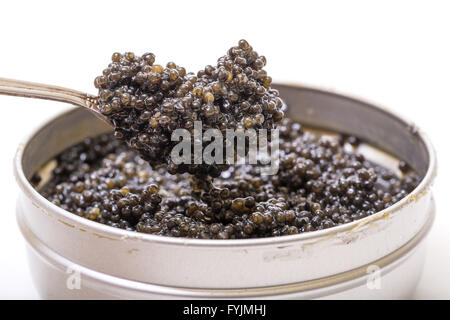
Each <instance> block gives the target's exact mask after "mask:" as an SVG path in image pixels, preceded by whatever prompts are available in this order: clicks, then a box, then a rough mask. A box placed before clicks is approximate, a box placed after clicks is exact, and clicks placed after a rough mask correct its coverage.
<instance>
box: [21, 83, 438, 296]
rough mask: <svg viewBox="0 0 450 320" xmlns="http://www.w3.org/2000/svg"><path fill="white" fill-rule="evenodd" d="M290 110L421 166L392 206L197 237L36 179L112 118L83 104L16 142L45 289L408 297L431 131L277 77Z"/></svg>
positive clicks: (419, 251)
mask: <svg viewBox="0 0 450 320" xmlns="http://www.w3.org/2000/svg"><path fill="white" fill-rule="evenodd" d="M275 87H276V88H277V89H279V90H280V94H281V96H282V97H283V99H284V100H285V101H286V103H287V104H288V105H289V113H288V116H289V117H291V118H294V119H296V120H299V121H301V123H303V124H305V125H306V126H312V127H315V128H321V129H327V130H332V131H336V132H342V133H346V134H353V135H356V136H358V137H360V138H361V139H363V140H364V141H367V142H368V143H370V144H371V145H373V146H375V147H378V148H380V149H382V150H384V151H386V152H387V153H389V154H392V155H394V156H396V157H398V158H399V159H405V160H407V161H408V163H409V164H410V165H411V166H412V167H413V168H414V169H415V170H416V171H417V172H418V173H419V174H420V175H421V176H422V180H421V182H420V184H419V186H418V187H417V188H416V189H415V190H414V191H413V192H411V193H410V194H408V196H406V197H405V198H404V199H402V200H401V201H399V202H397V203H396V204H394V205H393V206H391V207H389V208H387V209H385V210H383V211H380V212H378V213H376V214H374V215H371V216H369V217H366V218H364V219H361V220H358V221H355V222H352V223H348V224H344V225H340V226H337V227H333V228H330V229H326V230H321V231H314V232H310V233H303V234H298V235H292V236H283V237H274V238H263V239H245V240H200V239H184V238H170V237H163V236H156V235H149V234H141V233H136V232H130V231H125V230H122V229H117V228H112V227H109V226H106V225H102V224H99V223H96V222H92V221H89V220H87V219H84V218H81V217H78V216H76V215H74V214H71V213H69V212H67V211H65V210H63V209H61V208H59V207H57V206H56V205H54V204H52V203H50V202H49V201H47V200H46V199H45V198H44V197H42V196H41V195H40V194H39V193H38V191H36V190H35V188H33V186H32V185H31V184H30V182H29V179H30V178H31V176H32V175H33V173H34V172H36V171H37V170H38V169H39V168H41V167H42V166H43V165H44V164H45V163H47V162H48V161H49V160H50V159H52V158H53V157H54V156H56V155H57V154H58V153H60V152H61V151H63V150H64V149H66V148H67V147H69V146H70V145H72V144H74V143H76V142H79V141H81V140H82V139H83V138H85V137H88V136H94V135H97V134H100V133H103V132H106V131H108V130H110V129H109V128H107V127H106V126H105V125H103V124H102V123H101V122H100V121H99V120H98V119H96V118H95V117H94V116H93V115H91V114H90V113H89V112H87V111H85V110H81V109H76V110H71V111H69V112H66V113H63V114H62V115H60V116H58V117H56V118H55V119H53V120H51V121H49V122H48V123H46V124H44V125H43V126H42V127H40V128H39V129H38V130H37V131H35V132H34V133H33V134H32V135H31V136H30V138H28V140H27V141H26V142H25V143H24V144H22V145H21V146H20V147H19V149H18V152H17V155H16V157H15V162H14V170H15V175H16V179H17V182H18V184H19V186H20V190H21V192H20V196H19V200H18V203H17V220H18V223H19V226H20V229H21V231H22V233H23V235H24V237H25V239H26V242H27V251H28V256H29V261H30V268H31V271H32V276H33V279H34V282H35V284H36V287H37V289H38V291H39V293H40V295H41V296H42V297H43V298H113V299H114V298H123V299H146V298H163V299H170V298H176V299H180V298H191V299H208V298H225V299H237V298H271V299H273V298H296V299H299V298H402V297H407V296H408V295H409V294H410V293H411V292H412V291H413V289H414V287H415V286H416V283H417V281H418V279H419V276H420V274H421V268H422V264H423V260H424V252H425V245H424V239H425V236H426V234H427V232H428V231H429V229H430V228H431V226H432V223H433V218H434V212H435V210H434V201H433V197H432V193H431V186H432V182H433V180H434V177H435V175H436V157H435V153H434V150H433V147H432V145H431V143H430V141H429V140H428V138H427V137H426V135H425V134H424V133H423V132H421V131H420V130H419V129H418V128H417V127H416V126H414V125H413V124H412V123H410V122H408V121H405V120H403V119H402V118H401V117H399V116H397V115H394V114H393V113H391V112H389V111H387V110H385V109H382V108H380V107H377V106H374V105H373V104H370V103H367V102H364V101H362V100H360V99H356V98H351V97H347V96H343V95H339V94H336V93H332V92H328V91H323V90H319V89H314V88H308V87H304V86H296V85H276V86H275Z"/></svg>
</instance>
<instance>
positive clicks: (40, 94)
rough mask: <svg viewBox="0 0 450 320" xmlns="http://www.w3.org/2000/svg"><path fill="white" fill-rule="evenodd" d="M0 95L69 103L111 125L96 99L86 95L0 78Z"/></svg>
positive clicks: (61, 88) (55, 87) (56, 87)
mask: <svg viewBox="0 0 450 320" xmlns="http://www.w3.org/2000/svg"><path fill="white" fill-rule="evenodd" d="M0 94H3V95H8V96H16V97H24V98H36V99H45V100H53V101H60V102H65V103H70V104H73V105H75V106H78V107H82V108H85V109H87V110H89V111H91V112H92V113H94V114H95V116H96V117H97V118H99V119H100V120H102V121H104V122H105V123H107V124H109V125H112V124H111V123H110V121H109V120H108V118H107V117H105V116H104V115H103V114H102V113H101V112H100V110H99V108H98V98H97V97H96V96H93V95H90V94H88V93H83V92H79V91H76V90H73V89H67V88H63V87H58V86H52V85H48V84H42V83H36V82H28V81H22V80H13V79H6V78H0Z"/></svg>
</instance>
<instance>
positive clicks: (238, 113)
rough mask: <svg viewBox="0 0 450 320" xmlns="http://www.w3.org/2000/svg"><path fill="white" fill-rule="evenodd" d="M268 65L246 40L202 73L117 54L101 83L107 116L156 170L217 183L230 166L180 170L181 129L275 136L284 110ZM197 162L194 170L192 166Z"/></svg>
mask: <svg viewBox="0 0 450 320" xmlns="http://www.w3.org/2000/svg"><path fill="white" fill-rule="evenodd" d="M265 65H266V58H265V57H264V56H261V55H259V54H258V53H257V52H256V51H254V50H253V48H252V47H251V46H250V45H249V44H248V42H247V41H245V40H240V41H239V43H238V45H237V46H235V47H232V48H230V49H229V50H228V52H227V54H226V55H224V56H222V57H221V58H219V59H218V61H217V64H216V65H215V66H212V65H208V66H206V67H205V68H204V69H202V70H200V71H198V72H197V74H194V73H189V72H186V70H185V69H184V68H183V67H181V66H178V65H177V64H175V63H173V62H169V63H167V65H166V66H165V67H164V66H162V65H159V64H156V63H155V55H154V54H153V53H146V54H143V55H142V56H138V55H135V54H134V53H132V52H127V53H124V54H121V53H114V54H113V55H112V61H111V63H110V64H109V65H108V67H107V68H106V69H104V70H103V74H102V75H100V76H98V77H97V78H96V79H95V86H96V87H97V88H98V89H99V105H100V110H101V112H102V113H103V114H104V115H106V116H107V117H108V118H109V119H110V120H111V122H112V123H113V124H114V126H115V137H116V138H118V139H121V140H124V141H126V142H127V143H128V145H129V146H130V147H131V148H132V149H135V150H136V151H137V152H139V154H140V155H141V157H142V158H143V159H145V160H147V161H148V162H149V163H150V165H152V167H155V166H158V165H160V164H168V172H170V173H172V174H177V173H185V172H189V173H192V174H196V175H198V176H200V175H209V176H212V177H216V176H218V175H220V172H221V171H223V170H225V169H226V168H227V167H228V166H227V165H226V164H216V163H213V164H206V163H203V164H176V163H175V162H174V161H172V159H171V156H170V152H171V151H172V149H173V147H174V146H175V145H176V144H177V143H178V141H171V137H172V133H173V131H174V130H176V129H187V130H189V131H190V132H191V133H193V130H194V122H195V121H201V122H202V130H207V129H209V128H214V129H219V130H221V132H222V133H224V132H225V130H226V129H250V128H252V129H272V128H275V127H276V125H277V124H279V123H280V122H281V120H282V119H283V116H284V113H283V111H282V109H283V103H282V100H281V99H280V97H279V94H278V91H277V90H275V89H272V88H271V83H272V79H271V77H270V76H268V75H267V72H266V71H265V70H264V69H263V68H264V66H265ZM192 163H194V162H193V161H192Z"/></svg>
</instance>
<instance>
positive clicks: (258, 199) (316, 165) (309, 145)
mask: <svg viewBox="0 0 450 320" xmlns="http://www.w3.org/2000/svg"><path fill="white" fill-rule="evenodd" d="M279 129H280V168H279V171H278V174H277V175H272V176H270V175H260V174H259V172H260V169H261V167H260V166H256V165H241V166H234V167H230V168H228V169H227V170H225V171H223V172H222V173H221V175H220V177H218V178H216V179H214V180H212V179H205V178H201V177H196V176H191V175H189V174H187V173H185V174H178V175H172V174H169V173H168V169H167V168H166V167H160V168H153V169H152V168H151V166H150V165H149V163H147V162H146V161H145V160H143V159H142V158H141V157H140V156H139V153H138V152H137V151H136V150H133V149H131V148H130V147H129V146H127V145H125V144H124V143H122V142H119V141H116V140H115V139H114V138H113V136H112V135H111V134H106V135H102V136H98V137H94V138H89V139H86V140H84V141H83V142H82V143H79V144H77V145H75V146H73V147H71V148H69V149H67V150H66V151H64V152H62V153H61V154H60V155H59V156H58V157H57V158H56V160H57V166H56V168H55V169H54V170H53V177H52V178H51V180H50V181H49V182H48V183H47V184H46V185H45V187H44V188H43V189H42V190H41V192H42V194H43V195H44V196H45V197H46V198H47V199H48V200H50V201H51V202H53V203H54V204H56V205H58V206H60V207H61V208H63V209H65V210H68V211H70V212H73V213H74V214H76V215H79V216H81V217H85V218H87V219H90V220H93V221H97V222H100V223H103V224H106V225H110V226H113V227H118V228H122V229H126V230H131V231H138V232H144V233H149V234H156V235H164V236H172V237H188V238H199V239H243V238H259V237H272V236H282V235H291V234H298V233H302V232H309V231H314V230H322V229H327V228H331V227H334V226H337V225H341V224H345V223H349V222H351V221H355V220H358V219H361V218H364V217H366V216H369V215H372V214H374V213H375V212H377V211H380V210H383V209H384V208H387V207H389V206H391V205H392V204H394V203H395V202H397V201H399V200H400V199H402V198H403V197H405V196H406V195H407V194H408V193H409V192H411V191H412V190H413V189H414V188H415V187H416V186H417V184H418V182H419V180H420V178H419V176H418V175H417V174H416V173H414V171H412V170H411V169H410V168H409V167H408V166H407V165H406V164H405V163H404V162H402V163H400V166H399V169H400V170H401V171H402V172H403V173H401V175H400V176H397V175H396V174H395V173H394V172H392V171H390V170H388V169H385V168H383V167H381V166H378V165H375V164H373V163H371V162H369V161H367V160H366V159H365V157H364V156H363V155H361V154H358V153H356V152H350V151H346V150H345V148H344V146H343V145H342V143H344V142H343V141H347V142H345V143H352V144H354V142H355V141H356V140H355V139H353V138H351V139H348V137H341V138H340V139H333V138H330V137H326V136H320V135H318V134H312V133H310V132H303V129H302V126H301V125H300V124H299V123H297V122H294V121H292V120H289V119H284V120H283V121H282V124H281V125H280V126H279Z"/></svg>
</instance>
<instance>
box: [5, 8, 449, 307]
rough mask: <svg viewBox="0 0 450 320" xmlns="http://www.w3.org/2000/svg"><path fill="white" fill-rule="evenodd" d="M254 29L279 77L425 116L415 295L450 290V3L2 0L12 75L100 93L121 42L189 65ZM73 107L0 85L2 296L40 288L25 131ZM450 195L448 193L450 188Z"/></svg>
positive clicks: (250, 36) (31, 295) (443, 294)
mask: <svg viewBox="0 0 450 320" xmlns="http://www.w3.org/2000/svg"><path fill="white" fill-rule="evenodd" d="M241 38H246V39H247V40H248V41H249V42H250V44H251V45H252V46H253V47H254V48H255V49H256V50H257V51H258V52H259V53H262V54H264V55H265V56H266V57H267V60H268V65H267V67H266V69H267V71H268V72H269V74H271V75H272V77H273V78H274V79H275V80H276V81H295V82H301V83H304V84H309V85H314V86H321V87H324V88H329V89H333V90H337V91H338V92H343V93H350V94H353V95H357V96H361V97H364V98H366V99H369V100H371V101H375V102H377V103H379V104H381V105H384V106H388V107H389V108H391V109H393V110H395V111H397V112H398V113H400V114H402V115H404V116H406V117H407V118H409V119H413V120H414V121H415V122H416V123H417V125H418V126H419V127H421V128H422V129H424V130H425V131H426V132H427V133H428V134H429V136H430V137H431V140H432V141H433V142H434V145H435V147H436V149H437V152H438V157H439V159H438V160H439V165H440V166H439V174H438V179H437V181H436V184H435V196H436V199H437V219H436V222H435V225H434V227H433V230H432V232H431V234H430V235H429V243H428V244H429V245H428V256H427V261H426V265H425V270H424V273H423V276H422V279H421V281H420V284H419V286H418V288H417V290H416V292H415V294H414V297H415V298H447V299H448V298H450V280H449V277H450V250H449V249H448V246H449V244H450V216H449V212H448V207H446V204H445V202H446V201H448V195H447V192H448V185H446V184H448V182H449V181H450V180H449V179H450V175H449V168H450V153H449V151H448V148H449V143H448V141H447V139H448V138H449V134H448V132H449V124H450V119H449V118H448V115H449V111H448V110H449V108H450V104H449V102H450V97H449V93H450V90H449V85H450V82H449V80H450V45H449V43H450V7H449V6H447V5H445V2H444V1H442V2H438V1H423V2H416V1H404V2H403V1H373V2H368V1H329V2H324V1H314V2H313V1H310V2H308V3H303V2H300V1H295V2H294V1H286V2H285V1H281V0H276V1H261V0H259V1H244V0H240V1H231V0H226V1H225V0H224V1H212V0H211V1H193V0H189V1H180V2H176V1H167V0H164V1H131V0H127V1H105V2H103V1H102V2H95V1H86V2H84V1H80V0H79V1H74V2H72V3H69V2H68V1H55V2H49V1H30V2H22V1H2V3H1V6H0V48H1V51H0V77H7V78H15V79H21V80H29V81H36V82H43V83H48V84H56V85H60V86H65V87H69V88H73V89H78V90H81V91H86V92H89V93H95V88H94V86H93V79H94V78H95V76H96V75H98V74H100V73H101V70H102V69H103V68H104V67H105V66H106V64H107V63H108V61H109V59H110V56H111V53H112V52H114V51H134V52H136V53H137V54H142V53H144V52H147V51H150V52H153V53H155V54H156V57H157V61H159V62H160V63H161V64H163V63H164V64H165V63H166V62H167V61H175V62H176V63H178V64H180V65H183V66H185V67H186V68H187V69H188V70H192V71H195V70H198V69H199V68H201V67H203V66H204V65H206V64H214V63H215V61H216V59H217V58H218V57H219V56H221V55H223V54H224V53H225V52H226V50H227V49H228V48H229V47H230V46H232V45H235V44H236V43H237V41H238V40H239V39H241ZM68 108H71V107H70V106H67V105H64V104H61V103H55V102H45V101H39V100H31V99H21V98H14V97H5V96H0V110H1V121H0V139H1V140H0V141H1V157H0V172H1V180H0V195H1V207H2V211H1V214H2V219H1V220H0V248H1V254H0V298H26V299H35V298H38V296H37V293H36V291H35V289H34V287H33V285H32V283H31V279H30V275H29V271H28V267H27V262H26V259H25V255H24V241H23V239H22V237H21V235H20V233H19V231H18V228H17V226H16V221H15V199H16V197H17V193H18V188H17V187H16V184H15V181H14V177H13V175H12V159H13V155H14V153H15V150H16V147H17V145H18V144H19V142H20V141H22V140H23V138H24V137H25V136H26V135H27V134H28V133H29V132H30V131H31V130H32V128H33V127H35V126H38V125H40V124H42V123H43V122H44V121H45V119H47V118H49V117H51V116H53V115H55V114H57V113H59V112H61V111H63V110H66V109H68ZM446 198H447V199H446Z"/></svg>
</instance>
